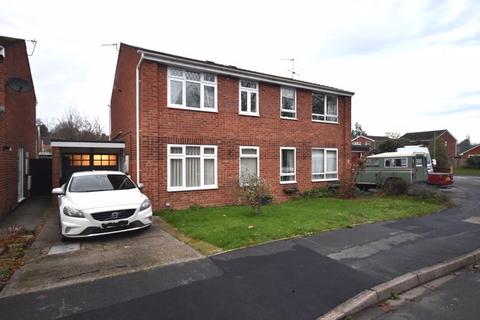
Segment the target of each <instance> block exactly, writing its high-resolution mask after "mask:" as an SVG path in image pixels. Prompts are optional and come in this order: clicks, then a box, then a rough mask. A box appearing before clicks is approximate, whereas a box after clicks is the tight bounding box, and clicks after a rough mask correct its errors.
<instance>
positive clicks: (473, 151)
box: [458, 144, 480, 165]
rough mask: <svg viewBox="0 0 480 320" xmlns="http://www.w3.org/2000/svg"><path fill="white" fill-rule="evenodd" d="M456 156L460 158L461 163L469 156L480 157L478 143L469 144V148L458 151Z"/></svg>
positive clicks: (479, 145)
mask: <svg viewBox="0 0 480 320" xmlns="http://www.w3.org/2000/svg"><path fill="white" fill-rule="evenodd" d="M458 157H459V158H460V163H461V164H462V165H463V164H464V163H465V161H466V160H467V159H468V158H470V157H480V144H477V145H474V146H471V147H470V148H468V149H466V150H464V151H462V152H460V153H459V154H458Z"/></svg>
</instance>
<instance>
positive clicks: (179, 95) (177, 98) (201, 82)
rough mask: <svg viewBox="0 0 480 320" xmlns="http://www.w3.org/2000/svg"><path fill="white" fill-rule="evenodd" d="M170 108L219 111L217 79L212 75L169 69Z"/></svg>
mask: <svg viewBox="0 0 480 320" xmlns="http://www.w3.org/2000/svg"><path fill="white" fill-rule="evenodd" d="M167 87H168V107H169V108H180V109H188V110H200V111H210V112H216V111H217V77H216V76H215V75H214V74H211V73H202V72H196V71H189V70H184V69H180V68H173V67H170V68H168V86H167Z"/></svg>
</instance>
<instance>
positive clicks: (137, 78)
mask: <svg viewBox="0 0 480 320" xmlns="http://www.w3.org/2000/svg"><path fill="white" fill-rule="evenodd" d="M137 52H138V53H139V54H140V59H139V60H138V63H137V68H136V69H135V98H136V99H135V141H136V146H137V155H136V158H137V159H136V165H137V171H136V172H137V181H136V182H137V185H138V184H139V183H140V65H141V64H142V61H143V59H144V53H143V51H141V50H138V51H137Z"/></svg>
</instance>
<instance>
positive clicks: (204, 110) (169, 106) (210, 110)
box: [168, 105, 218, 113]
mask: <svg viewBox="0 0 480 320" xmlns="http://www.w3.org/2000/svg"><path fill="white" fill-rule="evenodd" d="M168 108H169V109H180V110H188V111H197V112H209V113H218V110H217V109H206V108H189V107H182V106H175V105H168Z"/></svg>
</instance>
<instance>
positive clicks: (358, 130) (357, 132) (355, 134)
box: [352, 122, 367, 138]
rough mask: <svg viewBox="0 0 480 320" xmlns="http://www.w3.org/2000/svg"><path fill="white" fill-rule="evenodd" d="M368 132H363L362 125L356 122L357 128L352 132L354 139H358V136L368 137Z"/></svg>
mask: <svg viewBox="0 0 480 320" xmlns="http://www.w3.org/2000/svg"><path fill="white" fill-rule="evenodd" d="M366 135H367V132H366V131H365V130H363V128H362V125H361V124H360V123H358V122H355V128H354V129H353V130H352V138H356V137H358V136H366Z"/></svg>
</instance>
